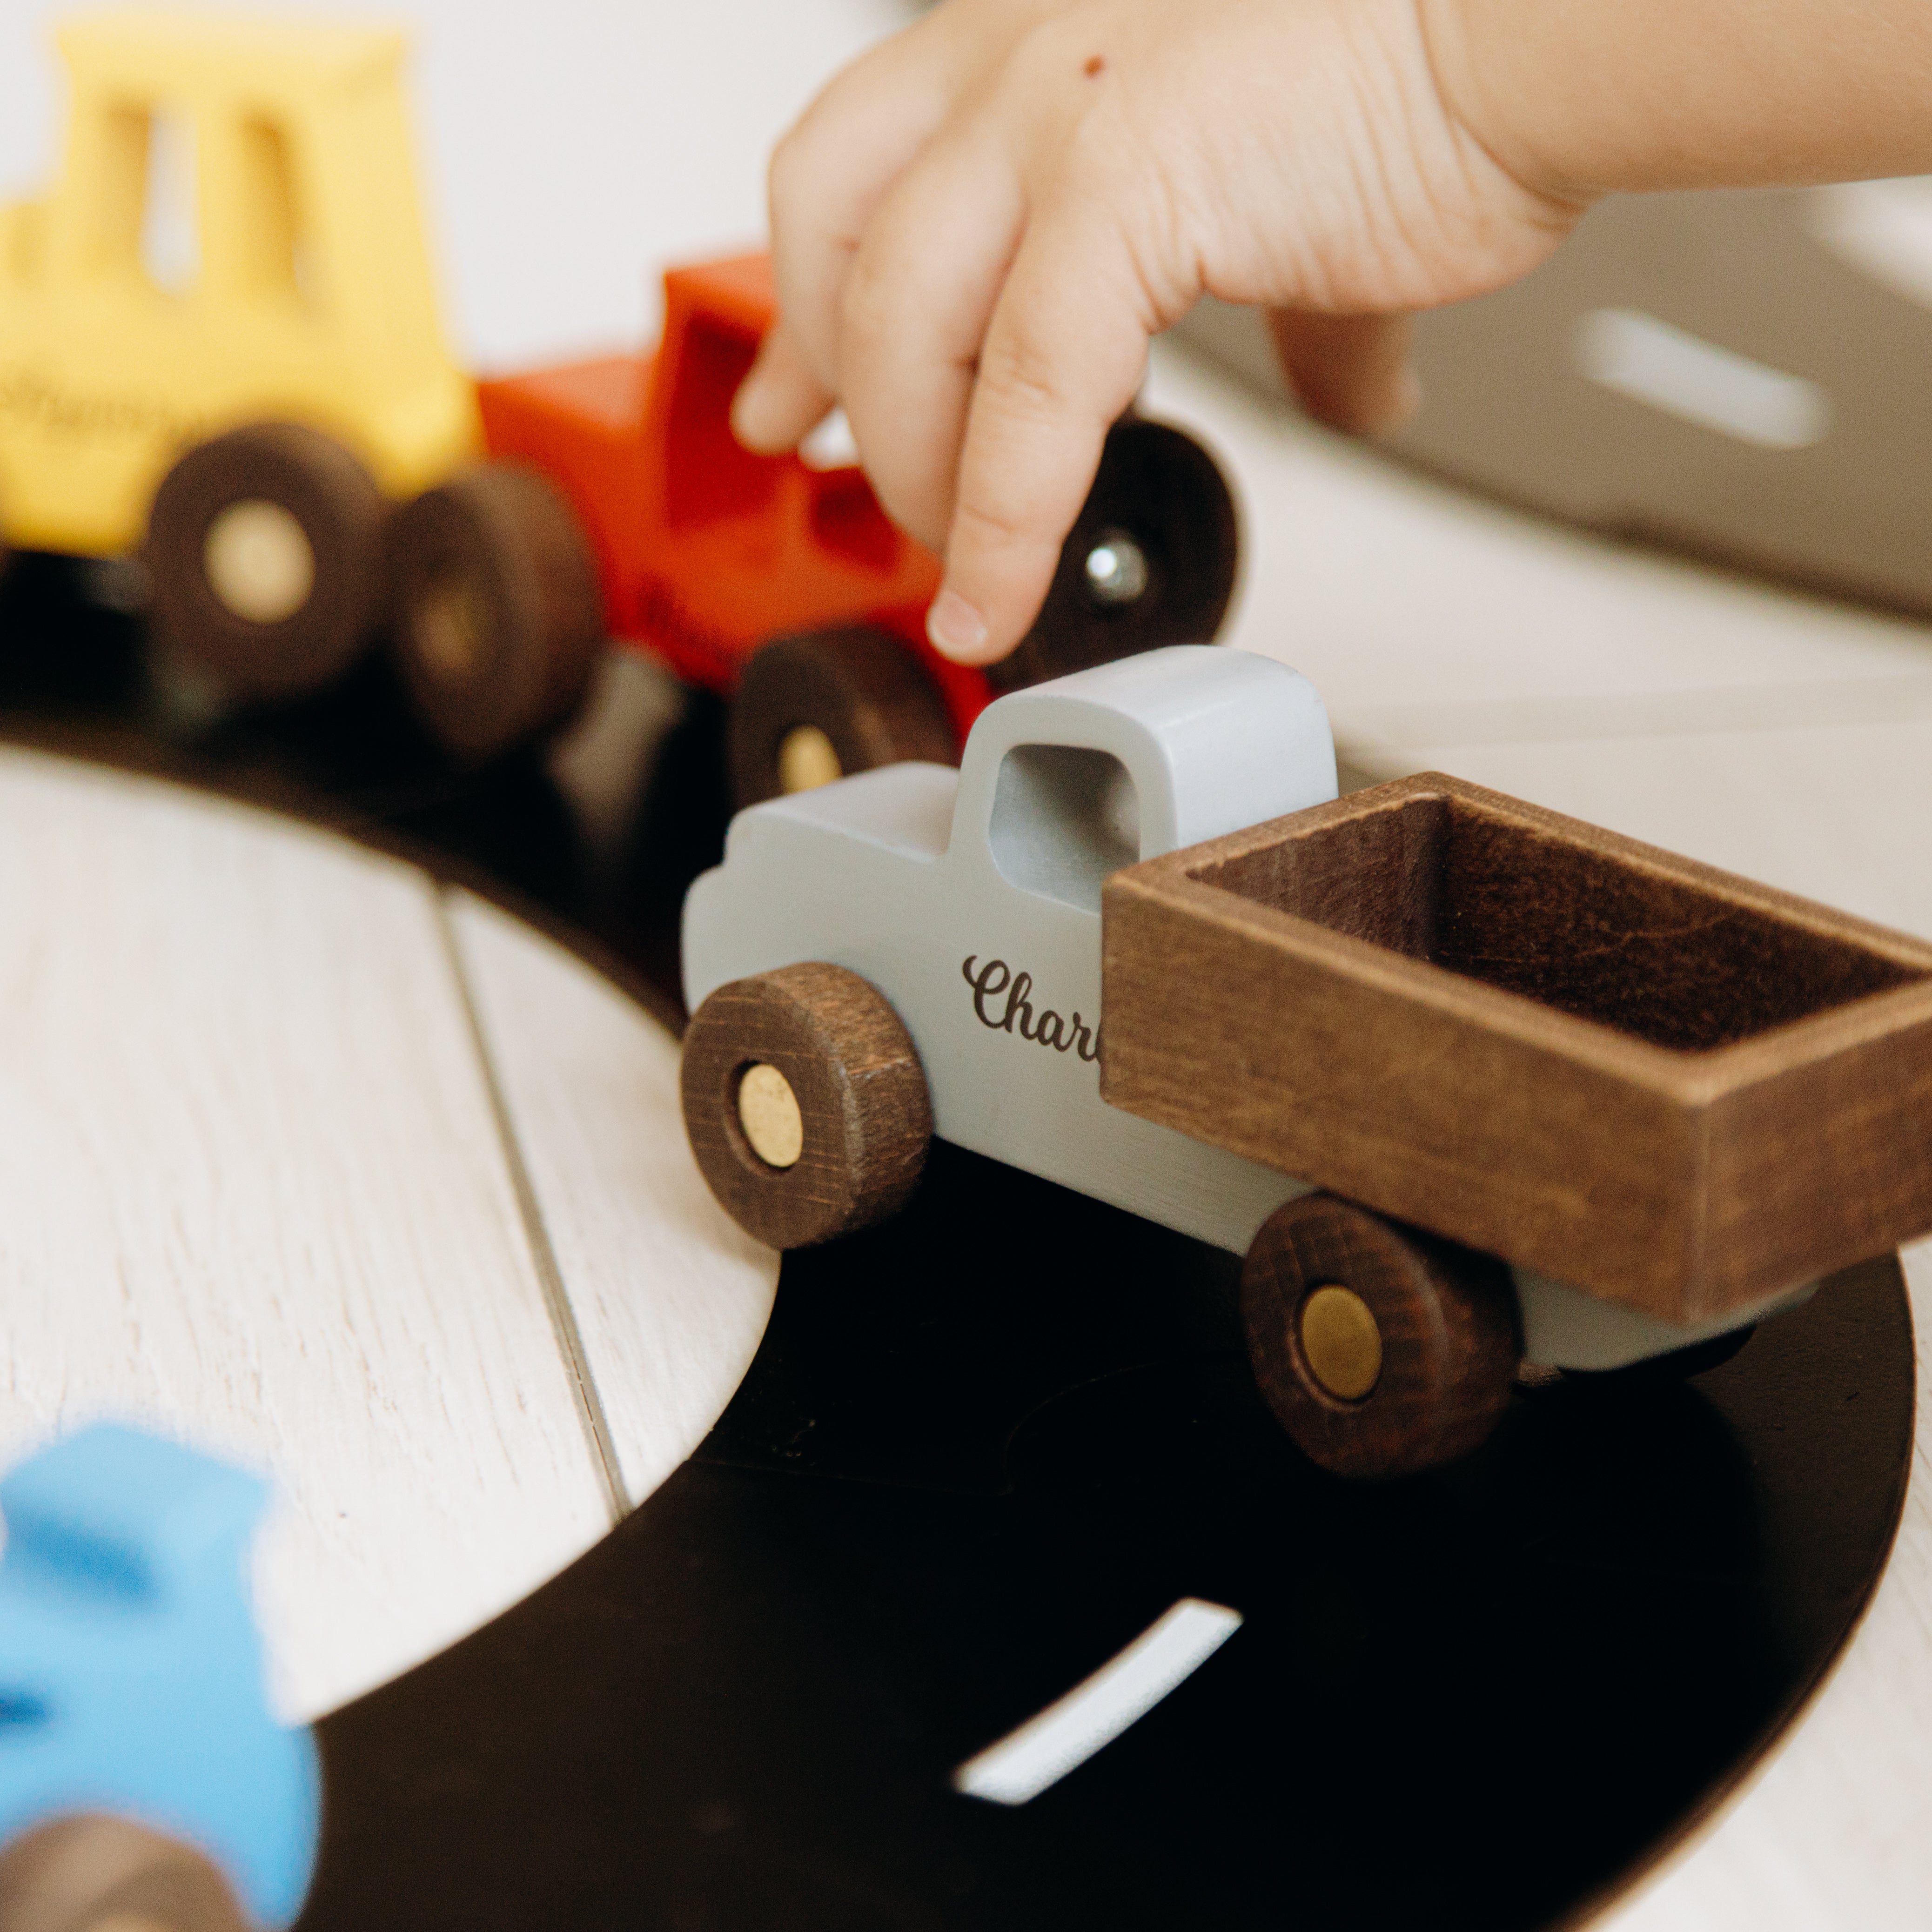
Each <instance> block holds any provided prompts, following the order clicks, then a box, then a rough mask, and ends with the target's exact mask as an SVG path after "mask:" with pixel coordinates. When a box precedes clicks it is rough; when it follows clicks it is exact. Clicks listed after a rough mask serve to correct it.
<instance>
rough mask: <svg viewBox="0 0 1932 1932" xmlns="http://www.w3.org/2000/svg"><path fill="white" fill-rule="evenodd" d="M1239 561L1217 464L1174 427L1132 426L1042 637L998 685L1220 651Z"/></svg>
mask: <svg viewBox="0 0 1932 1932" xmlns="http://www.w3.org/2000/svg"><path fill="white" fill-rule="evenodd" d="M1240 550H1241V538H1240V529H1239V526H1238V523H1237V521H1236V518H1235V499H1234V497H1233V496H1232V494H1231V493H1230V492H1229V488H1228V481H1227V478H1226V477H1225V476H1223V475H1222V474H1221V469H1220V465H1219V464H1218V463H1216V461H1215V460H1214V458H1213V457H1211V456H1210V455H1208V452H1207V451H1206V450H1205V449H1202V446H1200V444H1199V443H1196V441H1195V440H1194V439H1193V437H1191V436H1189V435H1188V434H1187V433H1186V432H1185V431H1181V430H1178V429H1176V428H1174V427H1173V426H1172V425H1171V424H1169V423H1157V422H1146V421H1145V420H1144V419H1142V418H1141V417H1139V416H1125V417H1123V418H1122V419H1121V421H1120V422H1117V423H1116V424H1115V425H1114V427H1113V428H1112V429H1111V430H1109V431H1108V433H1107V442H1106V448H1105V449H1103V451H1102V452H1101V455H1100V473H1099V474H1098V475H1097V476H1096V477H1095V478H1094V487H1093V488H1092V489H1091V490H1089V491H1088V496H1087V501H1086V502H1085V505H1083V506H1082V509H1081V511H1080V518H1079V522H1077V523H1076V524H1075V525H1074V526H1073V532H1072V533H1071V534H1070V535H1069V536H1068V538H1067V541H1066V542H1065V543H1064V544H1063V545H1062V546H1061V552H1060V562H1059V565H1058V568H1057V569H1056V570H1055V572H1054V577H1053V586H1052V589H1050V590H1049V591H1048V592H1047V594H1046V603H1045V604H1043V606H1042V607H1041V608H1040V615H1039V616H1038V617H1037V618H1036V619H1034V626H1033V628H1032V629H1031V631H1028V633H1027V634H1026V635H1025V637H1023V638H1022V640H1020V644H1019V649H1016V651H1015V652H1013V655H1012V656H1011V657H1010V658H1007V660H1006V661H1005V662H1004V664H996V665H994V666H992V667H991V668H990V673H989V674H990V675H991V676H992V678H993V679H994V681H995V682H996V683H997V684H998V685H999V687H1000V688H1001V689H1002V690H1004V691H1010V690H1016V689H1017V688H1019V686H1020V685H1026V684H1037V683H1038V682H1040V680H1041V679H1043V678H1049V677H1059V676H1062V675H1064V673H1066V672H1068V671H1071V670H1085V669H1086V668H1087V667H1088V665H1090V664H1106V663H1109V662H1111V661H1112V660H1113V659H1114V658H1124V657H1127V656H1129V655H1131V654H1132V653H1133V652H1136V651H1147V650H1152V649H1154V647H1155V646H1157V645H1158V644H1205V643H1211V642H1212V641H1213V640H1214V637H1215V635H1216V634H1217V632H1218V631H1220V628H1221V621H1222V619H1223V618H1224V617H1225V616H1226V615H1227V613H1228V602H1229V598H1232V596H1233V595H1234V592H1235V566H1236V564H1237V562H1238V560H1239V557H1240Z"/></svg>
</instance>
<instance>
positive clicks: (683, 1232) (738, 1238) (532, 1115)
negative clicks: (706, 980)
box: [450, 893, 778, 1503]
mask: <svg viewBox="0 0 1932 1932" xmlns="http://www.w3.org/2000/svg"><path fill="white" fill-rule="evenodd" d="M450 922H451V926H452V929H453V931H454V932H455V937H456V943H457V947H458V954H459V956H460V959H461V961H462V964H463V974H464V977H465V979H466V980H467V982H468V983H469V989H470V992H471V997H472V1001H473V1002H474V1004H475V1011H476V1016H477V1021H478V1027H479V1028H480V1031H481V1034H482V1036H483V1039H484V1043H485V1046H486V1048H487V1052H488V1055H489V1058H490V1064H491V1065H492V1067H493V1069H494V1070H495V1074H496V1084H497V1087H498V1091H499V1093H500V1094H501V1095H502V1101H503V1105H504V1108H505V1113H506V1115H507V1117H508V1119H509V1121H511V1124H512V1125H513V1127H514V1138H515V1142H516V1145H517V1148H518V1150H519V1151H520V1156H521V1159H522V1161H523V1166H524V1168H525V1169H526V1173H527V1175H528V1178H529V1185H530V1189H531V1192H532V1196H533V1197H534V1199H535V1203H536V1205H537V1206H538V1210H539V1211H540V1214H541V1223H542V1229H543V1231H544V1238H545V1239H546V1240H547V1244H548V1246H549V1247H550V1251H551V1255H552V1257H553V1260H554V1262H555V1265H556V1271H557V1277H558V1279H559V1282H560V1283H561V1285H562V1288H563V1290H564V1292H565V1294H566V1295H567V1296H568V1304H569V1310H570V1313H571V1319H572V1324H573V1326H574V1331H575V1334H576V1337H577V1341H578V1343H579V1345H580V1348H581V1351H582V1365H583V1373H584V1375H585V1376H586V1378H587V1379H588V1381H589V1385H590V1388H591V1389H592V1391H594V1395H595V1401H596V1403H597V1405H598V1409H599V1410H600V1411H601V1415H602V1417H603V1418H604V1423H605V1425H606V1426H607V1430H608V1432H609V1439H610V1445H611V1447H612V1449H613V1452H614V1454H615V1457H616V1474H617V1476H618V1478H619V1484H620V1486H621V1489H622V1494H623V1496H624V1498H625V1500H627V1501H628V1502H631V1503H636V1502H640V1501H642V1499H643V1498H644V1497H645V1496H648V1495H649V1493H650V1492H651V1491H652V1490H654V1489H655V1488H656V1487H657V1486H658V1484H659V1483H661V1481H663V1480H664V1478H665V1477H666V1476H667V1475H669V1474H670V1472H671V1471H672V1470H673V1469H674V1468H676V1466H677V1465H678V1464H679V1463H680V1462H682V1460H684V1458H685V1457H686V1456H687V1455H688V1454H690V1452H691V1449H692V1448H694V1446H695V1445H696V1444H697V1442H698V1440H699V1439H700V1437H701V1436H703V1433H704V1432H705V1431H706V1430H707V1429H709V1427H710V1426H711V1424H712V1423H713V1422H714V1421H716V1420H717V1418H718V1413H719V1412H720V1411H721V1409H723V1408H724V1404H725V1403H726V1402H727V1400H729V1399H730V1396H731V1394H732V1392H733V1391H734V1390H735V1389H736V1387H737V1385H738V1383H739V1381H740V1379H742V1376H743V1375H744V1373H745V1368H746V1367H748V1364H750V1361H751V1356H752V1355H753V1353H754V1352H755V1350H756V1349H757V1346H758V1343H759V1340H760V1337H762V1336H763V1333H764V1328H765V1323H766V1319H767V1318H768V1317H769V1314H770V1313H771V1306H772V1294H773V1292H774V1290H775V1288H776V1286H777V1283H778V1256H777V1255H776V1254H775V1253H774V1252H773V1251H772V1250H771V1249H769V1248H767V1247H762V1246H760V1244H757V1242H754V1241H752V1240H751V1238H749V1237H748V1235H744V1234H742V1233H741V1232H739V1229H738V1228H737V1226H736V1225H735V1224H734V1223H733V1221H732V1220H731V1219H730V1217H729V1216H728V1215H727V1214H725V1212H724V1210H723V1209H722V1208H720V1207H719V1206H718V1204H717V1202H715V1200H714V1199H712V1196H711V1193H710V1190H709V1189H708V1188H706V1186H705V1184H704V1181H703V1176H702V1175H700V1174H699V1172H698V1171H697V1164H696V1163H695V1162H694V1160H692V1159H691V1150H690V1148H689V1145H688V1143H687V1142H686V1141H685V1133H684V1119H683V1116H682V1113H681V1112H680V1111H679V1104H678V1085H677V1076H678V1044H677V1042H676V1040H673V1038H672V1037H671V1036H670V1034H669V1033H668V1032H667V1031H665V1030H664V1028H662V1027H661V1026H659V1025H657V1024H656V1023H655V1022H653V1021H652V1020H651V1019H649V1018H648V1017H647V1016H646V1015H645V1014H644V1013H643V1012H641V1011H640V1010H639V1008H638V1007H636V1006H635V1005H634V1004H632V1002H631V1001H629V1000H627V999H626V998H624V996H623V995H622V994H621V993H619V992H618V991H617V989H616V988H615V987H614V986H612V985H611V984H610V982H609V981H608V980H605V979H604V978H602V977H601V976H600V975H598V974H595V973H594V972H592V971H591V970H590V969H589V968H588V967H586V966H585V965H583V963H582V962H580V960H578V959H575V958H574V957H572V956H571V955H570V954H568V953H565V952H564V951H563V950H562V949H561V948H560V947H558V946H556V944H554V943H553V941H550V940H548V939H546V938H543V937H542V936H541V935H538V934H537V933H535V932H532V930H531V929H529V927H528V926H525V925H523V923H522V922H520V920H517V919H512V918H511V917H510V916H508V914H507V913H503V912H501V911H499V910H497V909H496V907H493V906H490V905H488V904H485V903H484V901H481V900H480V899H477V898H473V897H472V896H471V895H469V894H467V893H457V894H455V895H452V901H451V904H450Z"/></svg>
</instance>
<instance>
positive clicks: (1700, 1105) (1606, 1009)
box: [1101, 773, 1932, 1324]
mask: <svg viewBox="0 0 1932 1932" xmlns="http://www.w3.org/2000/svg"><path fill="white" fill-rule="evenodd" d="M1103 916H1104V935H1105V936H1104V961H1105V963H1104V967H1103V989H1104V992H1103V1013H1104V1016H1105V1021H1104V1029H1103V1041H1102V1049H1101V1083H1102V1092H1103V1096H1104V1097H1105V1098H1106V1099H1107V1100H1109V1101H1110V1102H1112V1103H1113V1104H1114V1105H1115V1106H1119V1107H1122V1108H1124V1109H1127V1111H1128V1112H1132V1113H1134V1114H1138V1115H1142V1116H1144V1117H1145V1118H1148V1119H1150V1120H1154V1121H1160V1122H1161V1123H1163V1124H1166V1125H1167V1126H1169V1127H1175V1128H1178V1129H1179V1130H1181V1131H1182V1132H1184V1133H1187V1134H1189V1135H1191V1136H1193V1137H1195V1138H1196V1139H1199V1140H1201V1141H1204V1142H1208V1143H1211V1145H1215V1146H1218V1147H1222V1148H1229V1149H1230V1150H1232V1151H1235V1152H1237V1153H1239V1154H1244V1155H1247V1156H1248V1157H1251V1158H1253V1159H1255V1160H1260V1161H1263V1162H1265V1163H1268V1164H1269V1165H1270V1166H1274V1167H1276V1168H1278V1169H1281V1170H1283V1172H1286V1173H1289V1174H1291V1175H1295V1176H1296V1177H1298V1178H1300V1179H1301V1180H1304V1181H1309V1182H1310V1183H1312V1184H1314V1185H1316V1186H1317V1187H1321V1188H1324V1189H1326V1190H1330V1191H1331V1192H1333V1193H1337V1194H1339V1195H1341V1196H1346V1197H1347V1198H1348V1199H1351V1200H1353V1201H1356V1202H1361V1203H1362V1204H1364V1205H1367V1206H1368V1207H1370V1208H1374V1209H1376V1210H1377V1211H1379V1212H1381V1213H1382V1214H1387V1215H1389V1216H1391V1217H1395V1218H1397V1219H1398V1220H1403V1221H1406V1222H1409V1223H1415V1224H1416V1225H1418V1226H1421V1227H1423V1228H1425V1229H1429V1230H1430V1231H1432V1232H1435V1233H1437V1234H1440V1235H1448V1236H1450V1237H1451V1238H1454V1240H1456V1241H1460V1242H1463V1243H1465V1244H1468V1245H1469V1246H1470V1247H1476V1248H1480V1249H1484V1250H1488V1251H1490V1252H1492V1253H1496V1254H1498V1255H1500V1256H1502V1257H1503V1258H1504V1259H1506V1260H1508V1261H1510V1262H1514V1263H1516V1264H1517V1265H1520V1266H1522V1267H1524V1268H1529V1269H1533V1270H1535V1271H1538V1273H1541V1274H1547V1275H1550V1276H1551V1277H1556V1278H1557V1279H1559V1280H1563V1281H1565V1282H1568V1283H1573V1284H1574V1285H1575V1286H1578V1287H1580V1288H1583V1289H1588V1290H1589V1291H1590V1292H1592V1293H1593V1294H1596V1295H1601V1296H1602V1297H1603V1298H1605V1299H1607V1300H1609V1301H1616V1302H1618V1303H1621V1304H1625V1305H1626V1306H1628V1307H1631V1308H1634V1309H1636V1310H1640V1311H1642V1312H1643V1313H1646V1314H1648V1315H1651V1316H1655V1317H1657V1318H1658V1319H1661V1320H1663V1321H1666V1322H1673V1323H1682V1324H1691V1323H1695V1322H1703V1321H1708V1320H1710V1319H1713V1318H1715V1317H1718V1316H1723V1315H1725V1314H1727V1313H1730V1312H1733V1311H1736V1310H1747V1309H1749V1308H1751V1307H1754V1305H1756V1304H1758V1303H1760V1302H1762V1301H1764V1300H1766V1298H1768V1297H1769V1296H1772V1295H1776V1294H1778V1292H1781V1291H1783V1290H1786V1289H1790V1288H1791V1287H1792V1286H1793V1285H1794V1284H1796V1283H1801V1282H1803V1281H1805V1280H1810V1279H1813V1278H1815V1277H1819V1276H1820V1275H1823V1274H1826V1273H1829V1271H1832V1270H1833V1269H1835V1268H1840V1267H1842V1266H1844V1265H1848V1264H1849V1263H1851V1262H1855V1261H1858V1260H1861V1259H1864V1258H1865V1257H1867V1256H1870V1255H1873V1254H1876V1253H1880V1252H1882V1251H1883V1250H1885V1249H1888V1248H1891V1247H1896V1246H1897V1244H1899V1243H1900V1242H1901V1241H1906V1240H1909V1239H1910V1238H1912V1237H1914V1236H1915V1235H1919V1234H1921V1233H1923V1232H1925V1231H1926V1230H1927V1229H1932V1158H1928V1156H1929V1155H1932V946H1928V945H1926V944H1924V943H1922V942H1921V941H1918V940H1915V939H1913V938H1909V937H1907V936H1906V935H1903V934H1899V933H1895V932H1888V931H1886V930H1885V929H1882V928H1881V927H1878V926H1873V925H1870V924H1869V923H1867V922H1865V921H1863V920H1861V919H1854V918H1852V917H1851V916H1849V915H1847V914H1845V913H1839V912H1835V911H1833V910H1830V909H1829V908H1828V907H1824V906H1820V905H1817V904H1812V903H1811V902H1809V901H1805V900H1803V899H1799V898H1795V897H1793V896H1792V895H1789V894H1787V893H1784V892H1777V891H1775V890H1773V889H1772V888H1770V887H1769V886H1760V885H1757V884H1754V883H1751V881H1749V880H1745V879H1741V878H1738V877H1734V876H1733V875H1732V874H1728V873H1724V872H1721V871H1717V870H1715V869H1714V868H1712V867H1710V866H1707V865H1700V864H1697V862H1694V861H1692V860H1691V859H1683V858H1679V857H1677V856H1674V855H1673V854H1672V853H1667V852H1664V851H1661V850H1658V849H1657V848H1656V847H1652V846H1649V845H1644V844H1640V843H1639V842H1637V841H1635V840H1634V839H1629V838H1623V837H1621V836H1619V835H1617V834H1616V833H1614V832H1606V831H1604V830H1602V829H1599V828H1598V827H1596V826H1590V825H1586V824H1584V823H1581V822H1580V821H1578V820H1574V819H1569V818H1565V817H1561V816H1559V814H1556V813H1554V812H1550V811H1543V810H1541V808H1538V807H1537V806H1535V805H1527V804H1525V803H1523V802H1521V801H1520V800H1518V799H1512V798H1509V797H1507V796H1504V795H1502V793H1496V792H1493V791H1489V790H1485V789H1484V788H1483V787H1481V786H1478V785H1474V784H1467V783H1466V782H1464V781H1462V780H1460V779H1457V778H1446V777H1443V776H1442V775H1439V774H1436V773H1429V774H1425V775H1422V776H1420V777H1416V778H1404V779H1402V780H1400V781H1397V783H1394V784H1385V785H1382V786H1378V787H1375V788H1373V789H1372V790H1367V791H1362V792H1358V793H1354V794H1352V796H1349V797H1346V798H1343V799H1338V800H1337V801H1336V802H1334V803H1333V804H1330V805H1319V806H1317V807H1316V808H1313V809H1312V810H1310V811H1303V812H1299V813H1297V814H1295V815H1293V816H1292V817H1287V818H1283V819H1277V820H1274V821H1272V822H1271V823H1268V824H1264V825H1258V826H1253V827H1251V828H1250V829H1247V830H1245V831H1242V832H1235V833H1233V834H1232V835H1229V836H1228V837H1226V838H1219V839H1215V840H1212V841H1209V842H1208V843H1206V844H1199V845H1195V846H1192V847H1188V848H1187V849H1186V850H1182V851H1178V852H1175V853H1171V854H1169V855H1168V856H1166V857H1163V858H1159V859H1151V860H1148V861H1147V862H1145V863H1143V864H1141V865H1135V866H1132V867H1130V868H1127V870H1125V871H1122V872H1120V873H1118V874H1115V877H1113V878H1112V880H1109V883H1108V884H1107V886H1106V891H1105V894H1104V898H1103Z"/></svg>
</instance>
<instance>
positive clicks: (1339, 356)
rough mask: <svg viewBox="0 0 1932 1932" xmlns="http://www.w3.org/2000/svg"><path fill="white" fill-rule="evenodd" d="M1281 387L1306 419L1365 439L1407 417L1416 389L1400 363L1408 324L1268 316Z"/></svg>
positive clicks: (1405, 360)
mask: <svg viewBox="0 0 1932 1932" xmlns="http://www.w3.org/2000/svg"><path fill="white" fill-rule="evenodd" d="M1268 322H1269V324H1270V326H1271V329H1273V331H1274V341H1275V348H1276V350H1277V353H1278V354H1279V355H1280V357H1281V363H1282V368H1283V371H1285V372H1286V374H1287V377H1288V382H1289V387H1290V388H1291V389H1293V390H1294V392H1295V396H1296V398H1297V399H1298V401H1300V403H1301V406H1302V407H1303V408H1304V409H1305V410H1307V412H1308V413H1309V414H1310V416H1314V417H1316V418H1318V419H1319V420H1320V421H1322V422H1325V423H1330V424H1332V425H1334V427H1335V428H1337V429H1343V430H1348V431H1352V432H1353V433H1354V434H1357V435H1371V434H1374V433H1375V432H1376V431H1380V430H1386V429H1393V428H1395V427H1396V425H1397V424H1399V423H1400V422H1403V421H1405V420H1406V419H1407V418H1408V417H1409V416H1412V415H1413V414H1414V413H1415V408H1416V405H1417V404H1418V403H1419V402H1420V401H1421V398H1422V391H1421V386H1420V385H1419V384H1418V383H1417V381H1416V380H1415V371H1414V370H1413V369H1412V368H1411V367H1410V366H1409V318H1408V317H1406V316H1401V315H1325V314H1319V313H1318V312H1317V311H1314V310H1312V309H1293V308H1277V309H1271V310H1270V311H1268Z"/></svg>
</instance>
